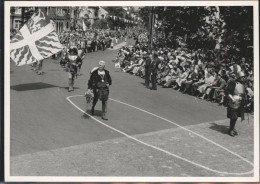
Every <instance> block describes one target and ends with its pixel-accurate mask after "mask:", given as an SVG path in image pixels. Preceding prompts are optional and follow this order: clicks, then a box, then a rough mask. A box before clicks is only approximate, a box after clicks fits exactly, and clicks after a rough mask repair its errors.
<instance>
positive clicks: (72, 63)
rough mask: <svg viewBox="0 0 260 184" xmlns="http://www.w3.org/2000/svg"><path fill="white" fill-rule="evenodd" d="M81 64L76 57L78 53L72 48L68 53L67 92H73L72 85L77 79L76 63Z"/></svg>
mask: <svg viewBox="0 0 260 184" xmlns="http://www.w3.org/2000/svg"><path fill="white" fill-rule="evenodd" d="M80 62H81V59H80V58H79V57H78V51H77V49H76V48H72V49H71V50H70V51H69V56H68V63H67V71H68V74H69V89H68V91H69V92H70V91H73V90H74V89H73V85H74V82H75V78H76V77H77V68H78V63H80Z"/></svg>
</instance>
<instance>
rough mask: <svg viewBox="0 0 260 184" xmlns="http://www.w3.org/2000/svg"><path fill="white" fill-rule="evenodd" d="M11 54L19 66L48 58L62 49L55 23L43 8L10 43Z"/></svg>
mask: <svg viewBox="0 0 260 184" xmlns="http://www.w3.org/2000/svg"><path fill="white" fill-rule="evenodd" d="M10 48H11V51H10V56H11V58H12V60H13V61H14V62H15V63H16V65H17V66H21V65H25V64H31V63H34V62H36V61H40V60H43V59H44V58H48V57H50V56H52V55H53V54H55V53H57V52H59V51H60V50H62V45H61V43H60V41H59V38H58V35H57V33H56V32H55V28H54V26H53V23H52V22H51V21H50V19H49V18H48V17H47V15H46V12H45V11H44V10H43V9H40V8H39V9H38V12H36V13H35V14H33V16H32V17H31V18H30V19H29V20H28V22H27V23H26V24H24V26H23V27H22V28H21V29H20V30H19V31H18V33H17V34H16V35H15V36H14V38H13V39H12V40H11V43H10Z"/></svg>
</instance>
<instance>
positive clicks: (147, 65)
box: [144, 55, 152, 88]
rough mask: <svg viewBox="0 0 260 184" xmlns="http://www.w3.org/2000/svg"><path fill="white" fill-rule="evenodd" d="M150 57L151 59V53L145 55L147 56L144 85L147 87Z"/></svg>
mask: <svg viewBox="0 0 260 184" xmlns="http://www.w3.org/2000/svg"><path fill="white" fill-rule="evenodd" d="M151 62H152V59H151V55H147V57H146V58H145V65H144V68H145V70H144V71H145V87H146V88H149V84H150V65H151Z"/></svg>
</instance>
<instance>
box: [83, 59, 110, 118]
mask: <svg viewBox="0 0 260 184" xmlns="http://www.w3.org/2000/svg"><path fill="white" fill-rule="evenodd" d="M104 68H105V61H100V62H99V67H98V69H96V70H93V71H92V73H91V76H90V79H89V81H88V88H89V89H92V90H93V93H94V100H93V104H92V109H91V112H90V113H91V115H92V116H93V115H94V111H95V105H96V103H97V101H98V99H99V100H101V101H102V119H104V120H108V118H107V117H106V113H107V100H108V96H109V86H110V85H111V84H112V80H111V77H110V74H109V71H107V70H105V69H104Z"/></svg>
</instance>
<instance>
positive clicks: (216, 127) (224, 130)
mask: <svg viewBox="0 0 260 184" xmlns="http://www.w3.org/2000/svg"><path fill="white" fill-rule="evenodd" d="M209 128H210V129H212V130H215V131H218V132H221V133H222V134H228V130H229V126H226V125H218V124H216V123H211V126H210V127H209Z"/></svg>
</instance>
